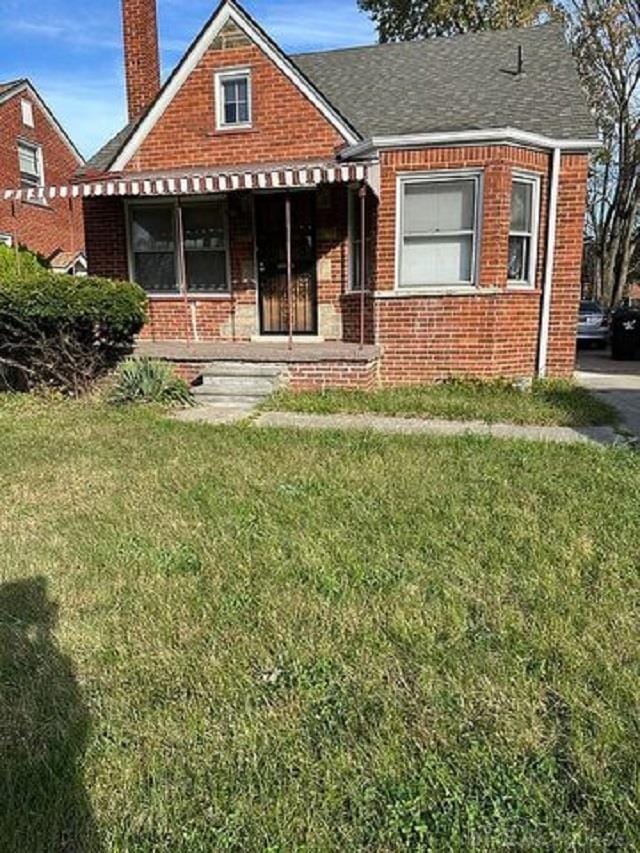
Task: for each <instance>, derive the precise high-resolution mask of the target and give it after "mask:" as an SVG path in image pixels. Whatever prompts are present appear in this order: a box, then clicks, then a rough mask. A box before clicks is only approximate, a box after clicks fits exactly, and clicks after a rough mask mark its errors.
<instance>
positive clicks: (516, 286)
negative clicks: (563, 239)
mask: <svg viewBox="0 0 640 853" xmlns="http://www.w3.org/2000/svg"><path fill="white" fill-rule="evenodd" d="M513 183H523V184H530V185H531V186H532V187H533V192H532V194H531V208H532V209H531V251H530V253H529V275H528V278H527V281H518V280H513V279H508V281H507V287H508V288H509V290H535V288H536V274H537V271H538V251H539V247H538V240H539V237H540V195H541V191H540V187H541V180H540V175H539V174H536V173H534V172H520V171H518V170H514V172H513V176H512V185H513ZM511 236H514V237H518V236H520V237H528V236H529V234H527V233H526V232H524V231H512V230H511V203H509V238H511ZM507 262H508V259H507ZM508 274H509V271H508V269H507V275H508Z"/></svg>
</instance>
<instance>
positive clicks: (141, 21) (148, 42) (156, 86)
mask: <svg viewBox="0 0 640 853" xmlns="http://www.w3.org/2000/svg"><path fill="white" fill-rule="evenodd" d="M122 24H123V32H124V63H125V72H126V76H127V104H128V108H129V120H131V119H135V118H138V116H139V115H141V114H142V113H143V112H144V111H145V110H146V108H147V107H148V106H149V104H150V103H151V101H152V100H153V99H154V98H155V96H156V95H157V94H158V92H159V91H160V52H159V47H158V17H157V12H156V0H122Z"/></svg>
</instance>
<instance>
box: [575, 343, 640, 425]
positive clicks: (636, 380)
mask: <svg viewBox="0 0 640 853" xmlns="http://www.w3.org/2000/svg"><path fill="white" fill-rule="evenodd" d="M575 375H576V381H577V382H579V383H580V384H581V385H584V386H585V388H589V390H591V391H593V392H594V393H596V394H597V395H598V396H599V397H601V398H602V399H603V400H605V401H606V402H607V403H609V404H610V405H612V406H615V407H616V409H617V410H618V411H619V412H620V418H621V420H622V422H623V423H624V425H625V426H626V427H627V429H629V430H630V431H631V432H633V433H634V434H635V435H636V436H638V437H639V438H640V360H638V361H614V360H613V359H612V358H611V356H610V354H609V351H608V350H606V351H604V352H601V351H600V350H581V351H578V361H577V365H576V374H575Z"/></svg>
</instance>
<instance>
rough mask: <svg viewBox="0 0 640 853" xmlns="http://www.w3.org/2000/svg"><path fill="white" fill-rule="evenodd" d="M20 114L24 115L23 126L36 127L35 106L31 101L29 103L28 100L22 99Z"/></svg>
mask: <svg viewBox="0 0 640 853" xmlns="http://www.w3.org/2000/svg"><path fill="white" fill-rule="evenodd" d="M20 112H21V114H22V124H23V125H24V126H25V127H32V128H33V127H35V121H34V118H33V104H32V103H31V101H28V100H27V99H26V98H21V100H20Z"/></svg>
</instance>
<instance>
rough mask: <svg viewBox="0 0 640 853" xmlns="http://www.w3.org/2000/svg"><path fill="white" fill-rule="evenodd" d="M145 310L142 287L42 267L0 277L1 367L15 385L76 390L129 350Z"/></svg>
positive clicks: (78, 390)
mask: <svg viewBox="0 0 640 853" xmlns="http://www.w3.org/2000/svg"><path fill="white" fill-rule="evenodd" d="M145 315H146V296H145V294H144V291H143V290H142V289H141V288H140V287H138V285H136V284H131V283H129V282H117V281H110V280H108V279H101V278H92V277H87V278H74V277H72V276H62V275H55V274H54V273H48V272H40V273H39V274H36V275H33V276H29V277H24V278H16V279H12V278H11V277H10V276H9V277H6V278H5V279H0V368H1V369H2V370H3V375H4V379H5V384H9V385H10V386H11V387H13V388H14V389H16V388H18V389H21V390H30V389H33V388H36V387H42V386H45V387H52V388H58V389H60V390H62V391H65V392H67V393H72V394H77V393H79V392H81V391H83V390H86V389H87V388H88V387H89V386H90V385H91V384H92V383H93V382H94V381H95V380H96V379H98V378H99V377H100V376H102V375H104V374H105V373H106V372H108V371H109V370H111V369H113V367H114V365H115V364H117V363H118V361H120V360H121V359H122V358H123V357H124V356H126V355H127V354H128V353H130V352H131V350H132V348H133V342H134V338H135V335H136V334H137V333H138V332H139V331H140V329H141V328H142V326H143V324H144V321H145Z"/></svg>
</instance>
